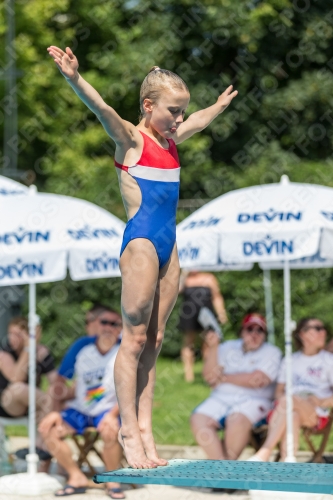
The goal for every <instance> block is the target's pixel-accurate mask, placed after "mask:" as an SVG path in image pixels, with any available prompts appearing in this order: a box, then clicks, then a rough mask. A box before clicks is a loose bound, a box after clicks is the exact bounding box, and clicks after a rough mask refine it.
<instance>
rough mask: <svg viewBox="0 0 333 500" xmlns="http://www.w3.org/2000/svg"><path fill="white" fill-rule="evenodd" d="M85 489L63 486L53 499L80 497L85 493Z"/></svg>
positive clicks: (68, 485)
mask: <svg viewBox="0 0 333 500" xmlns="http://www.w3.org/2000/svg"><path fill="white" fill-rule="evenodd" d="M86 491H87V488H86V487H85V486H71V485H70V484H65V486H64V487H63V488H61V490H58V491H56V492H55V494H54V496H55V497H70V496H72V495H80V494H82V493H85V492H86Z"/></svg>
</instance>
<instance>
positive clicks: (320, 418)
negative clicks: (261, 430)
mask: <svg viewBox="0 0 333 500" xmlns="http://www.w3.org/2000/svg"><path fill="white" fill-rule="evenodd" d="M277 405H278V401H274V403H273V408H272V409H271V410H270V411H269V412H268V415H267V423H269V422H270V420H271V418H272V415H273V413H274V410H275V408H276V407H277ZM316 413H317V423H316V425H315V426H314V427H312V429H313V430H314V431H322V430H323V429H325V427H326V425H327V424H328V422H329V420H330V417H329V415H325V411H323V410H321V408H316Z"/></svg>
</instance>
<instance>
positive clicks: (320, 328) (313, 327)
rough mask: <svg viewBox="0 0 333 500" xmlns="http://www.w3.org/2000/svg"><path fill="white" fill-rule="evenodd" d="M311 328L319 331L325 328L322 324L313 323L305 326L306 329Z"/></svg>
mask: <svg viewBox="0 0 333 500" xmlns="http://www.w3.org/2000/svg"><path fill="white" fill-rule="evenodd" d="M311 328H312V329H313V330H316V331H317V332H321V331H323V330H326V328H325V327H324V325H313V326H311V325H310V326H307V327H306V330H311Z"/></svg>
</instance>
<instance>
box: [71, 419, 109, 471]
mask: <svg viewBox="0 0 333 500" xmlns="http://www.w3.org/2000/svg"><path fill="white" fill-rule="evenodd" d="M98 437H99V432H98V430H97V429H95V427H88V428H87V429H86V430H85V431H84V433H83V434H82V435H80V434H73V436H72V438H73V441H74V442H75V444H76V446H77V448H78V450H79V456H78V459H77V464H78V466H79V467H80V469H81V467H82V465H84V464H85V465H86V466H87V467H88V469H89V474H88V475H89V476H93V475H95V474H97V472H96V469H95V468H94V467H93V465H92V463H91V461H90V459H89V458H88V454H89V453H90V452H91V451H92V452H94V453H95V454H96V455H97V456H98V458H100V460H101V461H102V462H103V457H102V455H101V453H100V452H99V451H98V449H97V448H96V442H97V440H98Z"/></svg>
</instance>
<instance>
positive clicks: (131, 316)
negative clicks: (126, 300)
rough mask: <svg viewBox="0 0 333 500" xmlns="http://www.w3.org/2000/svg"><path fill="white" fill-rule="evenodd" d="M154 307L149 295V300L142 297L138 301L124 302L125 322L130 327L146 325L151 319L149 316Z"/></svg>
mask: <svg viewBox="0 0 333 500" xmlns="http://www.w3.org/2000/svg"><path fill="white" fill-rule="evenodd" d="M151 309H152V300H151V297H149V298H148V299H147V300H145V299H141V300H137V301H134V300H133V301H132V302H131V303H130V304H128V305H124V304H122V315H123V319H124V323H125V324H126V323H127V324H128V325H129V326H130V327H131V326H132V327H133V326H134V327H138V326H140V325H146V323H147V321H148V320H149V316H150V313H151Z"/></svg>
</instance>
